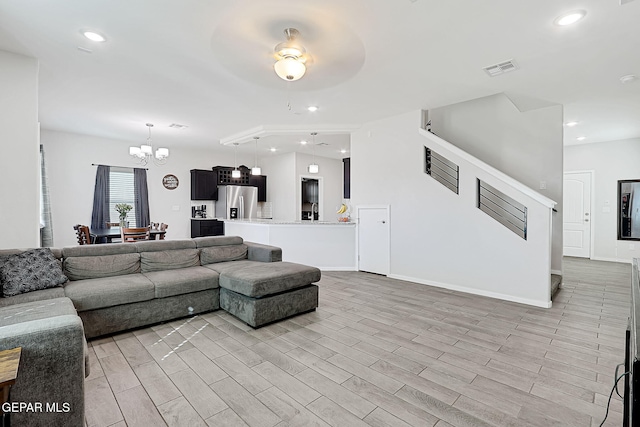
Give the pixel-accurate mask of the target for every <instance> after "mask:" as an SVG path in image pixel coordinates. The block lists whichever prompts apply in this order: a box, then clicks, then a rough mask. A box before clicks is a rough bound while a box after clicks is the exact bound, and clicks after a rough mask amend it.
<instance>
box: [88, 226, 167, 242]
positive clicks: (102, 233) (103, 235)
mask: <svg viewBox="0 0 640 427" xmlns="http://www.w3.org/2000/svg"><path fill="white" fill-rule="evenodd" d="M89 232H90V233H91V235H92V236H95V239H96V243H113V239H117V238H120V236H121V233H120V227H111V228H91V229H90V230H89ZM166 233H167V230H156V229H153V228H152V229H151V230H149V240H156V239H160V238H161V237H160V236H164V235H165V234H166Z"/></svg>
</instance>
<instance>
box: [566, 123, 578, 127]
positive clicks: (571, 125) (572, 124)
mask: <svg viewBox="0 0 640 427" xmlns="http://www.w3.org/2000/svg"><path fill="white" fill-rule="evenodd" d="M577 124H578V122H567V123H565V124H564V125H565V126H569V127H570V128H572V127H574V126H575V125H577Z"/></svg>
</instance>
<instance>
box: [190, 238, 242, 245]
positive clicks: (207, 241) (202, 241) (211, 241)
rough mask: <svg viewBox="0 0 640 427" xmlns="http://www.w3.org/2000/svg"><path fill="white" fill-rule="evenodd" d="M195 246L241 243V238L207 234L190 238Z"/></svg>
mask: <svg viewBox="0 0 640 427" xmlns="http://www.w3.org/2000/svg"><path fill="white" fill-rule="evenodd" d="M192 240H193V241H194V242H195V244H196V247H198V248H208V247H210V246H229V245H241V244H242V242H243V240H242V237H240V236H207V237H196V238H194V239H192Z"/></svg>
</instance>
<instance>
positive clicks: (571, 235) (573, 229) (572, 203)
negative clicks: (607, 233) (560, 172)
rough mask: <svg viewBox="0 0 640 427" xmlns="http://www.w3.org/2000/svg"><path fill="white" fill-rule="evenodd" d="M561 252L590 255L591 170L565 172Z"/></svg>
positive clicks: (567, 254) (587, 256)
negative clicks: (562, 245)
mask: <svg viewBox="0 0 640 427" xmlns="http://www.w3.org/2000/svg"><path fill="white" fill-rule="evenodd" d="M563 194H564V196H563V206H562V210H563V217H562V218H563V219H562V222H563V244H564V250H563V253H564V255H566V256H575V257H582V258H590V257H591V223H592V221H591V219H592V218H591V172H567V173H565V174H564V189H563Z"/></svg>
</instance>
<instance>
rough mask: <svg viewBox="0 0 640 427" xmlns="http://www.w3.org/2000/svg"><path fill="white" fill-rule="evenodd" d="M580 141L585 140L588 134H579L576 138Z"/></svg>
mask: <svg viewBox="0 0 640 427" xmlns="http://www.w3.org/2000/svg"><path fill="white" fill-rule="evenodd" d="M576 139H577V140H578V141H584V140H585V139H587V137H586V136H579V137H577V138H576Z"/></svg>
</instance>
